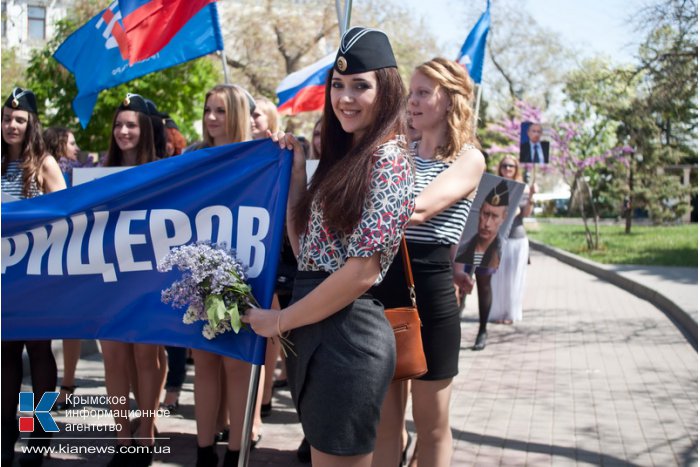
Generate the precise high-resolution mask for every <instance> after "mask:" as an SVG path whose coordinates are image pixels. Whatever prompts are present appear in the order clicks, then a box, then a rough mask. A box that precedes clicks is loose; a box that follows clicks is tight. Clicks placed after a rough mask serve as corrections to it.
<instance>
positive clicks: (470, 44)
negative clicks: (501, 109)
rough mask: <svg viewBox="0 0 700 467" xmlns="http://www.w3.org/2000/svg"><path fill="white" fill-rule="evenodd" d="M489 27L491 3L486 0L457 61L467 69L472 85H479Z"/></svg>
mask: <svg viewBox="0 0 700 467" xmlns="http://www.w3.org/2000/svg"><path fill="white" fill-rule="evenodd" d="M490 27H491V2H490V1H489V0H487V2H486V11H484V12H483V13H482V14H481V16H480V17H479V20H478V21H477V22H476V24H475V25H474V27H473V28H472V30H471V31H469V35H468V36H467V39H466V40H465V41H464V44H463V45H462V49H461V50H460V51H459V57H457V61H458V62H459V63H461V64H462V65H464V66H465V67H467V72H469V76H471V78H472V79H473V80H474V83H476V84H480V83H481V74H482V72H483V70H484V55H485V54H486V38H487V37H488V34H489V28H490Z"/></svg>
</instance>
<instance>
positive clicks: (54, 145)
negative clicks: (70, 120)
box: [44, 126, 71, 160]
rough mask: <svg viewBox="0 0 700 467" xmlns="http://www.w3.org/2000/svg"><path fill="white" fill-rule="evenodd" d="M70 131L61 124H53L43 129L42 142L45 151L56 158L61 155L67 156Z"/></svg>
mask: <svg viewBox="0 0 700 467" xmlns="http://www.w3.org/2000/svg"><path fill="white" fill-rule="evenodd" d="M69 134H71V131H70V130H69V129H68V128H64V127H62V126H54V127H51V128H47V129H46V130H44V143H45V144H46V152H48V153H49V154H51V155H52V156H53V157H55V158H56V160H59V159H60V158H61V157H65V158H68V155H67V154H68V135H69Z"/></svg>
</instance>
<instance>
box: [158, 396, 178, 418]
mask: <svg viewBox="0 0 700 467" xmlns="http://www.w3.org/2000/svg"><path fill="white" fill-rule="evenodd" d="M160 408H161V409H166V410H167V411H168V413H169V414H170V415H176V414H177V410H178V409H179V408H180V401H179V400H176V401H175V403H174V404H165V403H162V402H161V404H160Z"/></svg>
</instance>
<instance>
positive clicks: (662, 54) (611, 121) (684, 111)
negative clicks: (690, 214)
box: [565, 0, 698, 231]
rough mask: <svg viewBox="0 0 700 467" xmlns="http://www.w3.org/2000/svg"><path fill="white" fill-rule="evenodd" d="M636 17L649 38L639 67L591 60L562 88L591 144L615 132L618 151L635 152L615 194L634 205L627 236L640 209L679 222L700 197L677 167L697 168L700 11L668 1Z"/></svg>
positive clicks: (691, 4) (684, 0)
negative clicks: (693, 196)
mask: <svg viewBox="0 0 700 467" xmlns="http://www.w3.org/2000/svg"><path fill="white" fill-rule="evenodd" d="M639 18H641V19H640V21H641V24H640V26H641V27H643V28H645V29H646V30H648V34H647V37H646V40H645V41H644V43H643V44H642V45H641V46H640V49H639V61H640V63H639V65H638V66H637V67H627V68H623V67H613V66H611V65H610V64H608V63H604V62H601V61H588V62H586V63H584V64H583V66H582V67H581V68H580V69H579V70H577V71H575V72H573V73H571V74H570V75H569V76H568V79H567V85H566V88H565V92H566V95H567V97H568V98H569V99H570V101H571V102H572V103H573V111H572V112H571V118H572V119H574V120H575V121H577V122H579V123H581V124H582V125H583V127H585V128H589V129H590V136H591V137H592V138H591V143H592V144H594V145H598V144H599V141H596V140H599V138H600V137H601V136H605V139H609V138H610V137H611V136H612V135H613V133H612V131H613V130H614V137H615V138H616V139H617V144H618V145H621V146H622V145H624V146H628V147H630V148H632V149H633V152H632V153H631V154H630V156H629V165H628V169H627V171H626V174H624V180H625V184H624V186H621V185H620V184H619V183H616V186H617V188H615V187H613V189H614V190H618V191H619V193H620V194H623V195H624V196H625V197H626V198H627V199H628V201H629V202H628V203H627V212H626V217H627V230H628V231H629V230H630V229H631V217H632V212H633V210H634V209H635V208H642V209H644V210H646V211H647V212H648V213H649V215H650V217H651V218H652V220H653V221H654V222H656V223H663V222H669V221H676V220H678V219H679V218H680V217H681V216H682V215H683V214H685V213H686V212H687V211H688V210H689V209H690V206H689V203H688V202H687V200H688V199H689V195H691V194H692V193H693V192H694V191H695V190H696V188H694V187H692V186H683V185H682V183H681V179H680V177H679V176H678V174H674V173H673V170H674V169H673V166H675V165H677V164H680V163H691V164H697V146H696V141H697V67H698V63H697V53H698V49H697V4H696V3H695V2H694V1H687V0H667V1H664V2H661V3H658V4H657V5H655V6H652V7H649V8H648V9H646V10H644V11H643V12H642V13H641V14H640V16H639ZM616 180H618V181H619V178H616Z"/></svg>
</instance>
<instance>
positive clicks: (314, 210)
mask: <svg viewBox="0 0 700 467" xmlns="http://www.w3.org/2000/svg"><path fill="white" fill-rule="evenodd" d="M406 96H408V98H406ZM473 97H474V95H473V83H472V81H471V80H470V78H469V77H468V75H467V73H466V71H465V69H464V68H463V67H462V66H461V65H459V64H457V63H455V62H452V61H450V60H446V59H443V58H435V59H432V60H430V61H427V62H425V63H423V64H421V65H419V66H418V67H416V69H415V70H414V71H413V74H412V76H411V79H410V85H409V88H408V92H407V91H406V89H405V87H404V84H403V82H402V79H401V77H400V76H399V73H398V68H397V64H396V59H395V57H394V54H393V50H392V48H391V44H390V41H389V39H388V37H387V36H386V34H384V33H383V32H381V31H379V30H375V29H367V28H352V29H350V30H349V31H347V32H346V33H345V35H344V36H343V37H342V39H341V44H340V48H339V50H338V53H337V56H336V61H335V64H334V66H333V68H332V69H331V70H330V72H329V74H328V79H327V82H326V90H325V107H324V109H323V116H322V118H321V119H320V120H319V121H318V122H317V124H316V125H315V127H314V130H313V137H312V144H311V148H312V149H311V157H310V158H312V159H320V160H319V163H318V168H317V170H316V172H315V175H314V176H313V178H312V179H311V180H307V178H306V177H307V175H306V174H307V172H306V162H305V161H306V160H307V159H308V158H309V155H308V154H305V150H304V147H303V145H302V143H301V142H300V140H299V139H298V138H296V137H294V136H293V135H292V134H289V133H286V134H285V133H283V132H280V131H279V130H278V117H277V113H276V109H275V106H274V104H273V103H272V102H270V101H269V100H267V99H264V98H257V99H253V97H252V96H251V95H250V94H249V93H248V92H247V91H246V90H245V89H243V88H242V87H240V86H237V85H218V86H215V87H214V88H212V89H211V90H210V91H209V92H207V94H206V96H204V101H203V112H202V130H203V141H202V142H201V143H197V144H195V145H192V146H190V147H189V148H184V140H183V139H182V138H176V139H173V138H168V130H167V129H169V128H170V129H172V128H176V125H174V122H173V123H172V124H170V123H168V120H167V119H166V118H164V114H160V113H158V111H157V109H156V107H155V104H153V102H151V101H149V100H148V99H146V98H145V97H143V96H140V95H138V94H128V95H127V96H126V97H125V99H124V101H123V102H122V103H121V104H120V106H119V107H118V108H117V109H116V111H115V114H114V120H113V124H112V135H111V140H110V144H109V150H108V152H107V157H106V165H108V166H135V165H141V164H147V163H150V162H152V161H154V160H156V159H159V158H161V157H167V156H170V155H172V154H177V153H179V152H181V151H184V152H187V151H192V150H196V149H200V148H206V147H215V146H221V145H225V144H231V143H237V142H243V141H248V140H251V139H257V138H268V137H271V138H272V139H273V140H274V141H277V142H278V143H279V145H280V146H281V147H286V148H288V149H290V150H292V151H293V152H294V162H293V168H292V179H291V186H290V191H289V198H288V199H289V202H288V206H287V236H288V246H289V249H290V251H293V254H294V256H295V257H296V260H297V261H298V266H297V269H298V270H297V272H296V277H295V278H294V288H293V293H292V294H291V295H287V292H289V290H287V291H286V292H284V291H283V289H284V288H280V290H279V291H280V299H281V300H278V299H277V297H275V300H274V302H273V303H274V305H273V309H271V310H260V309H252V310H249V312H248V313H247V314H246V316H244V318H243V319H244V321H245V322H247V323H249V324H250V326H251V327H252V328H253V330H255V332H256V333H258V334H259V335H261V336H264V337H270V338H275V337H278V336H281V335H284V336H285V337H286V338H288V339H290V340H291V341H292V342H294V346H295V347H294V348H295V351H296V354H295V355H288V356H287V359H286V379H287V380H288V384H289V387H290V390H291V394H292V399H293V402H294V405H295V407H296V410H297V413H298V415H299V419H300V421H301V424H302V427H303V429H304V435H305V443H307V446H310V452H311V459H312V461H313V464H314V465H318V466H344V465H348V466H350V465H352V466H371V465H373V466H391V465H400V464H401V463H402V462H403V461H404V459H403V457H405V450H406V445H407V438H406V431H405V411H406V404H407V399H408V397H409V395H410V397H411V398H412V402H413V418H414V420H415V427H416V433H417V448H416V452H417V456H416V462H417V465H418V466H436V467H440V466H449V465H450V463H451V451H452V435H451V429H450V414H449V408H450V396H451V383H452V379H453V378H454V377H455V376H456V375H457V372H458V356H459V350H460V339H461V330H460V307H459V305H458V302H457V295H456V294H455V285H456V286H457V287H459V288H468V286H469V282H470V280H471V279H470V278H469V277H468V276H467V275H466V274H465V273H464V269H463V267H462V266H461V265H459V264H455V261H454V256H455V252H456V245H457V244H458V242H459V240H460V236H461V233H462V231H463V229H464V226H465V223H466V220H467V216H468V215H469V210H470V207H471V200H472V199H473V197H474V194H475V192H476V188H477V186H478V184H479V180H480V178H481V175H482V173H483V172H484V170H485V166H486V165H485V161H484V157H483V154H482V152H481V150H480V147H479V143H478V141H477V140H476V137H475V131H474V128H473V122H474V115H473ZM2 112H3V114H2V189H3V191H4V192H8V193H9V194H12V195H15V196H17V197H20V198H28V197H34V196H38V195H41V194H44V193H49V192H52V191H56V190H60V189H63V188H65V182H64V178H63V176H62V175H61V171H60V169H59V165H58V163H57V159H75V158H76V154H77V151H78V148H77V145H76V144H75V138H74V136H73V135H72V133H71V132H70V131H68V130H66V129H62V128H55V129H50V130H47V132H46V141H47V142H48V143H49V144H48V146H47V145H46V144H44V139H42V137H41V126H40V124H39V122H38V119H37V107H36V99H35V98H34V95H33V94H32V93H31V91H29V90H22V89H19V88H17V89H15V90H13V93H12V95H10V97H9V98H8V100H7V101H6V102H5V105H4V106H3V109H2ZM407 116H408V121H409V122H410V127H407V118H406V117H407ZM408 130H410V132H408ZM159 135H160V136H159ZM406 135H408V137H409V140H410V141H409V142H407V139H406ZM180 136H181V135H180ZM47 147H48V148H49V149H48V150H47ZM183 148H184V149H183ZM51 155H53V156H55V157H51ZM184 157H186V156H184ZM513 169H515V170H513ZM499 174H500V175H502V176H504V177H507V178H514V179H517V178H518V176H519V171H518V167H517V161H515V160H514V159H512V158H506V159H504V160H503V161H501V163H500V165H499ZM527 199H528V200H529V199H530V198H529V197H528V198H527ZM529 206H530V205H529V204H528V203H523V205H522V206H521V217H522V216H523V215H527V214H528V213H529ZM514 229H515V231H514V234H513V235H511V237H512V238H513V239H522V238H523V236H522V235H520V233H521V232H520V230H519V228H518V227H517V226H516V227H514ZM404 236H405V238H406V240H407V242H408V253H409V256H410V260H411V267H412V269H413V274H414V277H415V283H416V294H417V299H418V309H419V313H420V318H421V321H422V327H421V333H422V339H423V345H424V352H425V356H426V360H427V362H428V372H427V373H426V374H425V375H423V376H422V377H420V378H418V379H415V380H412V381H411V382H410V383H409V382H392V381H391V380H392V375H393V371H394V365H395V352H396V349H395V340H394V335H393V331H392V329H391V327H390V326H389V324H388V322H387V320H386V319H385V317H384V312H383V311H384V308H385V307H396V306H404V305H406V304H407V302H408V293H407V290H406V287H405V283H404V279H403V278H404V275H403V265H402V263H401V261H400V258H399V259H397V258H396V253H397V249H398V246H399V243H400V242H401V239H402V237H404ZM523 245H524V244H523V242H522V241H518V242H514V243H513V246H512V249H513V253H512V254H513V255H515V256H517V258H518V259H517V260H515V263H514V264H516V265H517V268H520V265H521V264H522V262H523V258H524V257H526V256H527V248H526V246H523ZM515 268H516V266H513V269H515ZM518 274H519V276H518V277H519V278H520V277H522V275H523V274H522V273H520V272H518ZM506 280H511V279H506ZM518 280H520V279H518ZM518 294H521V292H518ZM290 299H291V300H290ZM280 301H281V302H282V303H281V304H280ZM515 301H517V297H516V300H515ZM504 307H505V308H509V307H510V305H509V304H508V305H504ZM516 315H517V314H516ZM499 316H500V315H499ZM518 317H519V315H517V316H516V317H514V318H512V319H518ZM502 319H503V318H502ZM503 320H504V321H505V319H503ZM268 341H269V344H268V347H267V357H268V358H267V359H266V365H265V367H266V368H267V369H268V371H267V372H266V375H265V376H264V377H263V378H262V380H261V386H260V390H259V398H258V404H257V408H256V410H255V414H256V415H255V421H254V424H253V433H252V441H253V444H255V443H256V442H257V441H258V440H259V439H260V437H261V436H262V421H261V417H262V416H265V415H267V414H269V412H270V410H271V400H272V384H273V378H272V375H273V372H274V369H275V365H276V362H277V360H278V358H279V354H280V349H279V345H278V342H279V339H269V340H268ZM24 347H26V348H27V351H28V352H29V357H30V362H31V368H32V382H33V385H34V391H35V392H43V391H49V390H54V389H55V387H56V373H57V372H56V363H55V360H54V357H53V354H52V352H51V345H50V341H27V342H8V341H3V342H2V350H3V352H2V376H3V379H2V381H3V383H2V386H3V391H2V429H3V434H2V456H3V465H5V464H6V461H8V460H9V462H11V460H12V456H13V455H14V444H15V441H16V439H17V423H16V410H17V403H18V401H17V397H18V396H17V394H18V392H19V388H20V385H21V381H22V364H21V355H22V350H23V348H24ZM101 347H102V353H103V358H104V366H105V380H106V387H107V392H108V394H109V395H110V396H125V398H124V399H121V400H127V401H128V396H129V393H130V392H132V391H133V393H134V395H135V399H136V402H137V404H138V407H139V408H140V409H142V410H144V411H145V413H153V411H155V410H156V409H157V408H158V404H159V398H160V394H161V392H162V390H163V388H164V386H165V384H166V383H165V381H166V370H167V368H168V366H170V369H169V371H170V374H168V384H167V388H168V392H167V395H166V401H165V403H166V405H167V406H168V407H170V408H172V409H174V410H176V409H177V397H178V394H179V387H180V386H181V385H182V380H183V379H184V372H185V369H184V368H185V367H184V365H185V363H184V361H185V358H186V357H185V350H184V349H178V348H168V352H167V354H168V360H167V362H169V365H168V364H166V353H165V351H164V350H163V348H162V347H161V346H156V345H146V344H126V343H121V342H115V341H101ZM64 349H65V350H64V368H65V369H64V375H63V381H62V384H61V395H60V398H61V399H59V403H60V404H63V408H65V404H66V400H65V397H66V396H67V395H68V394H71V393H72V392H73V391H74V390H75V387H76V385H75V368H76V363H77V361H78V356H79V354H80V344H79V341H65V342H64ZM192 354H193V357H194V363H195V376H194V388H195V389H194V391H195V417H196V425H197V461H196V465H197V466H198V467H205V466H216V465H218V453H217V452H216V449H215V447H216V440H217V438H219V439H220V438H221V436H222V435H221V433H224V432H227V433H228V446H227V450H226V453H225V455H224V465H227V466H228V465H237V462H238V458H239V453H240V449H241V437H242V428H243V418H244V412H245V401H246V393H247V385H248V380H249V375H250V372H251V366H250V364H248V363H245V362H242V361H238V360H235V359H231V358H227V357H222V356H220V355H216V354H212V353H209V352H205V351H201V350H193V351H192ZM341 381H342V386H339V385H338V384H339V383H340V382H341ZM112 400H120V399H119V398H118V397H115V398H113V399H112ZM125 405H126V404H121V405H119V404H115V405H114V406H113V407H112V409H114V410H117V411H118V412H117V413H125V409H126V408H127V407H126V406H125ZM115 421H116V422H117V423H119V426H121V429H120V430H119V431H118V432H117V443H118V444H119V445H122V446H128V445H133V444H134V443H136V444H139V445H145V446H152V445H153V444H154V438H155V433H156V424H155V422H156V420H155V419H154V417H152V416H144V417H141V418H140V419H138V420H128V419H127V418H125V417H120V418H118V419H117V420H115ZM35 433H41V432H40V431H37V432H35ZM47 442H48V440H46V439H44V440H41V443H44V444H46V443H47ZM30 444H40V442H39V441H38V440H37V441H33V440H32V439H30ZM25 456H26V455H25ZM20 461H21V463H22V465H41V462H42V458H41V455H38V456H34V457H32V458H30V457H26V458H24V459H20ZM151 461H152V457H151V454H148V453H147V452H140V453H138V454H134V453H127V452H126V451H124V452H122V451H117V453H116V454H115V455H114V457H113V458H112V459H111V461H110V462H109V464H108V465H110V466H112V467H118V466H127V465H128V466H140V465H150V463H151Z"/></svg>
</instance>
